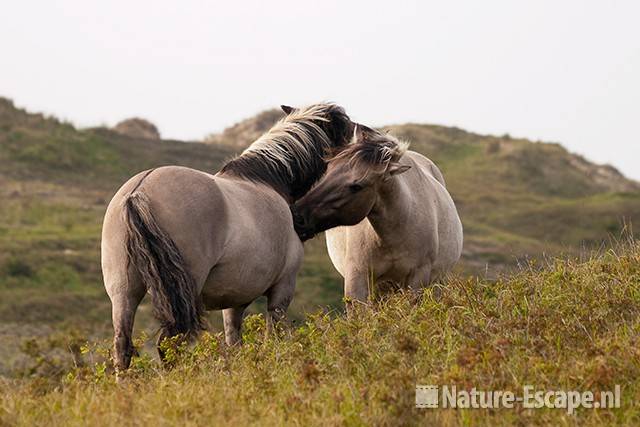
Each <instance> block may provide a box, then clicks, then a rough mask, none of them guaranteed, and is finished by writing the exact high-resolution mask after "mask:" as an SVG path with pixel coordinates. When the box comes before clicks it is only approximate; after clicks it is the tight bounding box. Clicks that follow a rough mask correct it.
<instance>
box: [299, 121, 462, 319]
mask: <svg viewBox="0 0 640 427" xmlns="http://www.w3.org/2000/svg"><path fill="white" fill-rule="evenodd" d="M408 147H409V145H408V144H407V143H405V142H401V141H399V140H398V139H397V138H395V137H393V136H392V135H389V134H382V133H380V132H378V131H375V130H372V129H370V128H367V127H365V126H362V125H357V129H356V131H355V132H354V136H353V138H352V141H351V143H349V144H347V145H346V146H343V147H339V148H337V149H336V152H335V153H334V154H333V156H332V157H331V158H330V159H329V160H328V165H327V172H326V173H325V175H324V176H323V177H322V178H321V179H320V181H318V183H317V184H316V185H315V186H314V187H312V189H311V190H310V191H309V192H308V193H307V194H306V195H304V196H303V197H302V198H300V199H299V200H298V201H297V202H296V203H295V204H294V205H293V206H292V212H293V215H294V222H295V228H296V231H297V232H298V234H299V236H300V238H301V239H302V240H303V241H304V240H307V239H310V238H311V237H313V236H314V235H316V234H317V233H319V232H321V231H325V230H327V231H326V233H325V234H326V241H327V248H328V252H329V256H330V258H331V261H332V262H333V265H334V266H335V268H336V269H337V270H338V272H339V273H340V274H341V275H342V276H343V278H344V293H345V300H346V301H347V302H348V304H347V308H349V307H350V306H352V305H353V304H355V303H366V301H367V300H368V299H369V296H370V295H369V293H370V286H377V285H376V284H382V283H393V284H396V285H400V286H402V287H408V288H409V289H411V290H415V291H418V290H420V289H421V288H422V287H423V286H427V285H429V284H431V283H432V281H433V280H435V279H437V278H439V277H441V276H442V275H443V274H444V273H446V272H447V271H449V270H450V269H451V268H452V267H453V266H454V265H455V263H456V262H457V261H458V260H459V259H460V255H461V252H462V241H463V231H462V223H461V221H460V217H459V216H458V212H457V210H456V206H455V204H454V202H453V199H452V198H451V196H450V194H449V192H448V191H447V189H446V184H445V181H444V177H443V176H442V173H441V172H440V170H439V169H438V167H437V166H436V165H435V164H434V163H433V162H432V161H431V160H429V159H428V158H426V157H424V156H423V155H421V154H419V153H416V152H414V151H408ZM334 227H335V228H334ZM378 286H379V285H378Z"/></svg>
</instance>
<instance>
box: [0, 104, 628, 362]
mask: <svg viewBox="0 0 640 427" xmlns="http://www.w3.org/2000/svg"><path fill="white" fill-rule="evenodd" d="M277 117H278V113H277V111H275V110H274V111H272V112H270V113H268V114H262V115H258V116H257V118H254V119H250V120H249V121H248V122H246V123H240V124H238V125H235V126H234V127H233V128H232V130H230V131H227V132H224V133H223V134H222V136H219V137H212V138H211V140H212V141H214V143H211V144H200V143H185V142H179V141H166V140H159V141H152V140H148V139H136V138H130V137H127V136H124V135H121V134H118V133H116V132H114V131H112V130H109V129H102V128H96V129H76V128H74V127H73V126H72V125H70V124H68V123H62V122H60V121H58V120H56V119H55V118H48V117H43V116H42V115H39V114H31V113H28V112H26V111H24V110H22V109H19V108H16V107H15V106H14V105H13V104H12V103H11V102H10V101H9V100H5V99H0V325H1V326H0V359H2V360H4V362H3V363H4V365H3V364H1V363H0V373H2V371H3V367H2V366H9V365H11V366H14V365H16V363H19V361H16V360H13V356H9V355H13V354H15V353H16V352H17V345H18V342H19V340H20V339H21V338H20V337H22V336H30V335H32V334H34V333H35V334H44V335H46V334H47V333H49V332H50V331H51V329H52V328H54V327H55V328H56V329H60V328H62V327H69V328H80V329H85V330H86V331H88V332H89V333H91V334H92V335H93V336H106V335H108V334H109V333H110V305H109V301H108V298H107V297H106V295H105V293H104V290H103V287H102V283H101V273H100V262H99V243H100V242H99V239H100V227H101V220H102V216H103V214H104V210H105V208H106V205H107V203H108V201H109V199H110V197H111V195H112V194H113V193H114V192H115V191H116V190H117V188H118V187H119V186H120V185H121V184H122V183H123V182H124V181H125V180H126V179H127V178H128V177H130V176H132V175H133V174H135V173H136V172H138V171H140V170H143V169H147V168H150V167H155V166H160V165H166V164H178V165H184V166H190V167H194V168H196V169H200V170H205V171H216V170H218V169H219V168H220V166H221V165H222V163H223V161H224V159H226V158H228V157H230V156H231V155H232V154H233V153H236V152H238V151H240V150H241V149H242V148H244V147H245V146H246V145H247V144H248V143H249V142H250V140H251V139H253V138H255V135H259V134H260V133H261V132H262V131H263V130H265V129H266V128H268V127H269V126H270V124H271V123H272V122H273V121H275V120H277ZM247 129H248V131H246V132H245V130H247ZM391 129H392V131H393V132H394V133H396V134H398V135H399V136H401V137H404V138H406V139H408V140H410V141H411V142H412V148H413V149H414V150H416V151H419V152H421V153H423V154H426V155H427V156H429V157H430V158H432V159H433V160H434V161H436V162H437V163H438V165H439V166H440V167H441V169H442V171H443V173H444V175H445V178H446V179H447V183H448V187H449V190H450V191H451V193H452V195H453V197H454V199H455V200H456V203H457V205H458V207H459V210H460V212H461V217H462V221H463V224H464V227H465V233H466V236H465V251H464V255H463V257H464V259H463V263H462V264H461V269H463V270H465V271H467V272H473V273H478V272H482V273H483V274H484V273H485V272H489V273H490V274H494V273H495V270H496V269H503V268H505V267H509V266H513V265H515V263H516V262H517V260H518V259H521V258H523V257H535V256H539V255H541V254H543V253H557V252H569V253H576V252H578V251H579V250H580V248H581V247H582V246H584V245H588V246H598V245H600V244H602V242H607V241H608V238H609V235H611V234H613V235H618V234H619V233H620V231H621V229H622V228H623V226H624V221H627V222H628V223H632V222H638V218H640V191H639V188H640V187H639V186H638V184H637V183H635V182H633V181H630V180H628V179H626V178H624V177H623V176H622V175H620V174H619V173H618V172H617V171H615V169H613V168H610V167H606V166H597V165H593V164H592V163H589V162H588V161H586V160H584V159H582V158H580V157H577V156H575V155H572V154H570V153H568V152H567V151H566V150H564V149H563V148H562V147H560V146H559V145H555V144H542V143H532V142H529V141H526V140H514V139H510V138H497V137H490V136H481V135H475V134H472V133H468V132H464V131H462V130H459V129H451V128H444V127H439V126H429V125H416V124H406V125H399V126H392V127H391ZM305 251H306V254H305V262H304V265H303V268H302V271H301V274H300V275H299V280H298V287H297V291H296V297H295V300H294V303H293V305H292V309H291V312H292V314H293V316H294V317H297V318H300V317H301V315H302V313H303V312H304V311H305V310H313V309H314V308H315V307H318V306H327V305H328V306H331V307H341V301H340V300H341V279H340V277H339V276H338V274H337V273H336V272H335V271H334V269H333V268H332V266H331V264H330V262H329V260H328V257H327V256H326V251H325V249H324V242H323V241H322V239H321V238H316V239H314V240H312V241H311V242H309V243H307V244H306V249H305ZM136 320H137V324H138V325H139V326H140V327H142V328H146V327H148V326H149V325H153V323H151V322H150V313H149V308H148V307H147V306H143V307H142V309H141V311H140V313H139V315H138V317H137V319H136ZM214 320H215V319H214ZM30 325H38V327H37V328H35V329H34V328H33V327H31V326H30ZM9 342H10V343H11V344H9ZM6 369H9V368H6ZM5 371H6V370H5Z"/></svg>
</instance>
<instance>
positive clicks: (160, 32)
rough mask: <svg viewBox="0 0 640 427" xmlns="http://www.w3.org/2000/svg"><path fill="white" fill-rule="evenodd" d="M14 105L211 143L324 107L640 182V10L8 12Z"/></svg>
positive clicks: (106, 7)
mask: <svg viewBox="0 0 640 427" xmlns="http://www.w3.org/2000/svg"><path fill="white" fill-rule="evenodd" d="M2 15H3V16H2V22H1V24H0V95H4V96H8V97H10V98H13V99H14V100H15V102H16V103H17V104H18V105H19V106H21V107H26V108H28V109H29V110H35V111H44V112H46V113H50V114H55V115H56V116H59V117H61V118H64V119H67V120H70V121H72V122H73V123H75V124H76V125H79V126H91V125H98V124H108V125H113V124H115V123H116V122H117V121H119V120H121V119H123V118H126V117H130V116H142V117H145V118H148V119H149V120H151V121H153V122H154V123H155V124H156V125H157V126H158V127H159V128H160V131H161V132H162V134H163V136H165V137H170V138H177V139H198V138H201V137H203V136H204V135H206V134H207V133H210V132H214V131H219V130H221V129H223V128H224V127H226V126H229V125H231V124H233V123H234V122H236V121H238V120H240V119H243V118H245V117H248V116H250V115H252V114H254V113H256V112H258V111H260V110H262V109H265V108H269V107H272V106H275V105H279V104H282V103H285V104H291V105H302V104H307V103H311V102H316V101H321V100H331V101H335V102H338V103H340V104H342V105H343V106H344V107H345V108H346V109H347V112H348V113H349V114H350V115H351V116H352V117H354V118H355V119H357V120H359V121H361V122H364V123H368V124H371V125H384V124H392V123H401V122H408V121H413V122H423V123H436V124H443V125H455V126H458V127H461V128H464V129H467V130H470V131H474V132H480V133H491V134H503V133H509V134H511V135H513V136H522V137H527V138H530V139H533V140H544V141H554V142H561V143H562V144H564V145H565V146H567V147H568V148H569V149H570V150H572V151H574V152H578V153H580V154H583V155H586V156H587V157H588V158H589V159H592V160H594V161H596V162H600V163H611V164H613V165H615V166H617V167H619V168H620V169H621V170H622V171H623V172H624V173H626V174H627V175H629V176H632V177H634V178H636V179H640V166H639V165H638V162H639V161H640V137H639V136H638V134H639V132H638V129H639V128H640V105H639V102H640V24H639V22H640V1H633V0H631V1H614V0H600V1H587V0H575V1H569V0H562V1H558V0H554V1H541V0H536V1H526V2H525V1H507V0H505V1H488V0H484V1H477V0H469V1H447V2H445V1H404V2H403V1H399V0H396V1H385V2H376V1H360V2H358V1H338V0H324V1H302V0H298V1H257V0H256V1H251V2H249V1H237V0H236V1H224V2H214V1H195V0H190V1H185V0H183V1H159V0H155V1H132V0H129V1H114V0H110V1H104V0H102V1H88V0H65V1H63V0H49V1H44V0H43V1H32V0H20V1H13V2H5V4H3V6H2Z"/></svg>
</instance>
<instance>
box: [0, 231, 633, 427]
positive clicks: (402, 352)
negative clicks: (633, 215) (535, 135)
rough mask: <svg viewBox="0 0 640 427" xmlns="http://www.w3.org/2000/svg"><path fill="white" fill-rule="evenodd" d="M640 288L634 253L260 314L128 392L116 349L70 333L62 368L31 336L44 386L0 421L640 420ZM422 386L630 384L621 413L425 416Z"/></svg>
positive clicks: (2, 398) (9, 401)
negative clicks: (237, 340) (340, 305)
mask: <svg viewBox="0 0 640 427" xmlns="http://www.w3.org/2000/svg"><path fill="white" fill-rule="evenodd" d="M639 292H640V248H639V247H638V246H637V245H636V244H633V243H630V244H625V245H620V246H618V247H616V249H615V251H610V252H608V253H605V254H600V255H597V256H593V257H592V258H590V259H589V260H586V261H583V262H576V261H575V260H559V259H558V260H553V261H551V262H549V263H548V264H546V265H545V266H544V267H542V268H539V267H534V266H529V267H528V268H527V269H526V270H524V271H521V272H519V273H517V274H514V275H511V276H504V277H502V278H501V279H500V280H498V281H495V282H494V281H486V280H467V279H465V278H454V279H452V280H451V281H450V282H449V283H448V284H447V286H446V287H445V288H444V289H443V290H442V294H441V297H440V298H435V297H434V296H433V295H432V293H431V292H427V293H425V294H424V295H423V296H422V297H420V298H415V297H411V296H409V295H408V294H401V293H399V294H396V295H393V296H392V297H390V298H388V299H383V300H380V301H378V302H376V303H374V304H373V305H372V306H371V307H368V308H367V309H362V310H359V311H358V312H355V313H354V314H353V315H352V316H349V317H345V316H340V317H337V318H331V317H330V316H328V315H326V314H324V313H316V314H313V315H309V316H308V317H307V318H306V320H305V322H304V324H302V325H301V326H299V327H297V328H293V329H287V330H284V331H281V332H280V333H279V334H278V335H276V334H273V333H272V334H270V335H268V336H267V335H266V334H265V321H264V317H262V316H255V315H254V316H251V317H249V318H248V319H246V320H245V325H246V327H245V330H244V341H245V344H244V345H243V346H242V347H234V348H229V347H226V346H225V345H224V344H223V338H222V334H213V335H212V334H205V335H204V336H202V337H201V339H200V341H199V343H198V344H197V345H196V346H195V347H194V348H192V349H187V348H185V347H177V348H176V347H171V346H168V347H167V348H172V350H173V351H172V353H171V354H172V358H171V363H172V368H171V369H164V368H163V367H161V366H159V364H158V362H157V361H154V360H151V359H150V357H149V355H148V354H143V355H142V356H141V357H136V358H134V361H133V365H132V368H131V370H130V371H129V372H128V373H127V375H126V376H125V377H124V379H122V381H121V382H120V383H115V381H114V376H113V375H111V372H112V371H111V369H112V368H111V366H110V364H109V363H108V361H105V355H106V354H108V353H107V349H108V346H109V344H108V343H107V342H102V343H90V344H86V342H85V341H84V340H83V339H82V338H81V337H77V336H66V337H63V338H58V340H57V341H56V343H55V344H53V346H55V348H57V349H64V350H65V351H66V352H67V353H69V351H68V350H66V349H68V348H71V349H73V348H75V349H76V350H75V353H74V354H75V356H74V357H73V358H72V357H70V356H67V358H66V359H63V358H53V357H51V356H47V355H46V354H43V351H42V350H43V348H46V347H43V345H49V346H51V343H50V342H49V343H48V344H47V343H45V342H42V341H33V342H31V344H30V346H29V354H30V363H31V364H30V365H29V366H30V367H31V369H30V370H28V371H27V372H29V373H31V375H32V376H35V378H32V379H23V380H19V381H10V380H2V379H1V378H0V424H2V425H5V424H6V425H44V424H47V425H65V426H67V425H87V424H88V425H92V426H93V425H140V424H144V425H183V424H186V425H221V424H234V425H261V426H271V425H273V426H280V425H305V426H315V425H318V426H320V425H322V426H326V425H336V426H337V425H356V426H359V425H406V426H412V425H452V426H453V425H487V426H497V425H504V426H511V425H580V426H584V425H587V426H589V425H628V426H630V425H638V423H639V422H640V408H639V407H638V405H637V402H638V399H640V381H639V380H638V379H639V378H640V351H638V333H637V332H638V331H639V330H640V299H639V298H638V295H639ZM138 343H139V344H140V343H141V340H139V341H138ZM42 360H44V362H42ZM418 384H422V385H426V384H433V385H437V386H439V387H440V388H441V389H442V387H444V386H448V387H451V386H456V387H457V388H458V390H466V391H467V392H468V391H470V390H471V389H472V387H475V388H476V389H477V390H484V391H491V390H492V391H511V392H513V393H514V394H515V396H520V397H522V396H523V394H524V393H523V389H524V387H525V386H527V385H529V386H533V387H534V390H535V391H536V392H541V393H546V392H549V391H555V390H563V391H569V390H575V391H578V392H585V391H591V392H593V393H594V396H595V397H594V402H596V401H597V402H600V398H601V396H602V393H601V392H604V391H612V390H615V386H616V385H619V386H620V390H621V392H620V407H619V408H618V409H610V408H599V409H586V408H578V409H576V410H575V412H574V413H573V414H571V415H569V414H568V413H567V410H566V409H559V408H556V409H549V408H542V409H525V408H523V404H522V403H516V404H515V405H514V407H513V409H504V408H498V409H444V408H442V403H440V408H438V409H416V408H415V387H416V385H418ZM441 399H442V398H441ZM555 401H556V400H555V398H554V399H553V400H551V402H555ZM441 402H442V400H441Z"/></svg>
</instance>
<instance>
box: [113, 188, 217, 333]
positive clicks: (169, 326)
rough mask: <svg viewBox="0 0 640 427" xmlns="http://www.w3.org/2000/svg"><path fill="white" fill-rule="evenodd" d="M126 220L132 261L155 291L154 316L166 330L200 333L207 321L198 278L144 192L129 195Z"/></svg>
mask: <svg viewBox="0 0 640 427" xmlns="http://www.w3.org/2000/svg"><path fill="white" fill-rule="evenodd" d="M125 223H126V227H127V230H126V246H127V256H128V262H129V264H130V265H131V266H132V267H133V268H135V269H136V270H137V271H138V272H139V273H140V276H141V277H142V280H143V282H144V284H145V286H146V287H147V290H148V291H149V293H150V294H151V300H152V302H153V309H154V315H155V317H156V318H157V319H158V320H159V321H160V324H161V325H162V328H163V329H164V332H165V333H166V334H167V335H168V336H174V335H178V334H184V335H185V336H186V337H189V336H192V335H196V334H197V333H198V332H200V331H201V330H203V329H204V328H205V323H204V319H203V311H204V309H203V307H202V302H201V300H200V298H199V295H198V290H197V287H196V283H195V280H194V279H193V277H192V276H191V274H189V272H188V271H187V270H186V265H185V262H184V260H183V259H182V255H181V254H180V251H179V250H178V247H177V246H176V244H175V242H174V241H173V240H172V239H171V237H169V236H168V235H167V234H166V233H165V232H164V231H162V230H161V229H160V227H159V225H158V223H157V222H156V220H155V218H154V217H153V215H152V213H151V209H150V207H149V200H148V198H147V197H146V195H145V194H144V193H142V192H139V191H136V192H134V193H133V194H131V195H129V196H128V197H127V199H126V201H125Z"/></svg>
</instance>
